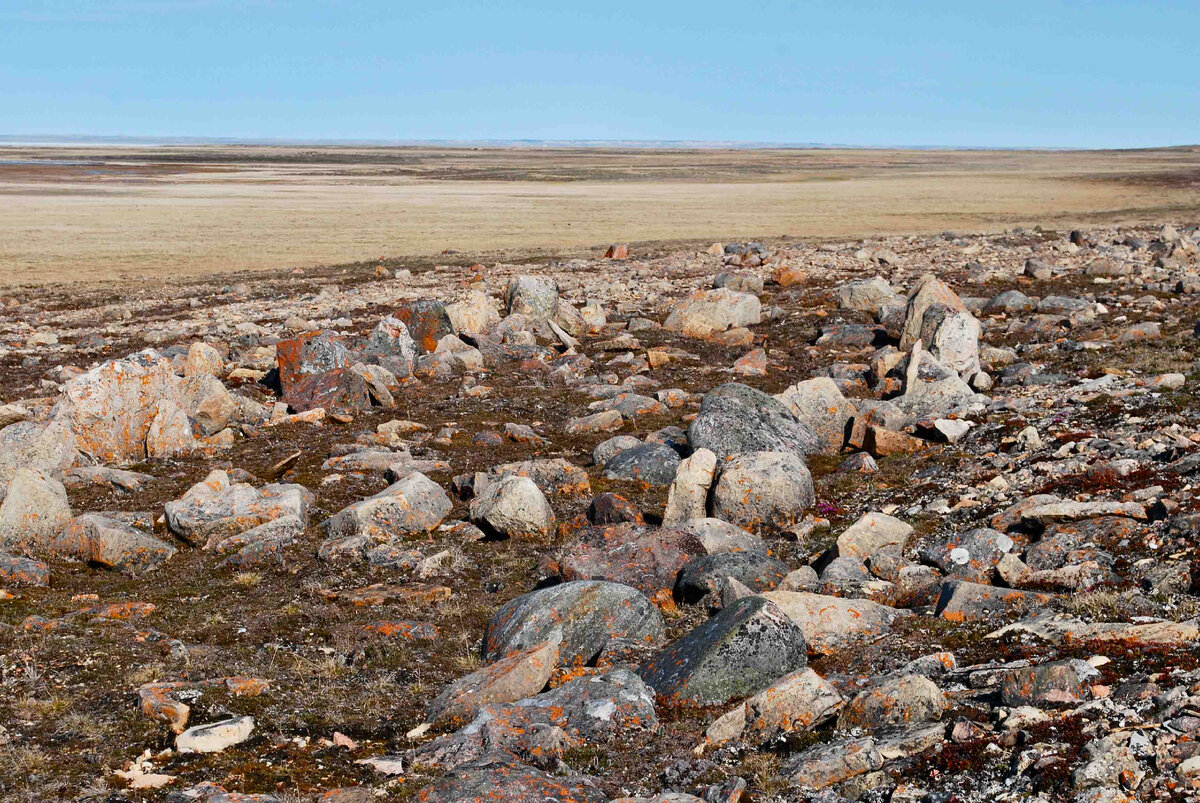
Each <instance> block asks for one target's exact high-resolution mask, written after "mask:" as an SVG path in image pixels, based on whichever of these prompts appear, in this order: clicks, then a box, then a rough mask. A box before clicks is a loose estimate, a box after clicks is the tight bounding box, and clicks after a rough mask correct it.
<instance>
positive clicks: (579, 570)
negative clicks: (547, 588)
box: [558, 523, 706, 596]
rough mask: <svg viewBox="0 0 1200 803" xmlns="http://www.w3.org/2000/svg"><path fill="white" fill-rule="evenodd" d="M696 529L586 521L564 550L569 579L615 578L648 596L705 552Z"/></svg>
mask: <svg viewBox="0 0 1200 803" xmlns="http://www.w3.org/2000/svg"><path fill="white" fill-rule="evenodd" d="M704 554H706V553H705V550H704V545H703V544H702V543H701V542H700V539H699V538H696V537H695V536H694V535H690V534H686V533H682V532H680V531H678V530H673V529H670V528H654V527H646V526H644V525H637V524H630V523H624V524H615V525H612V526H609V527H585V528H584V529H583V530H581V531H579V533H578V534H576V536H575V538H573V539H572V540H571V541H570V542H569V543H567V544H566V545H565V546H564V547H563V550H562V554H561V555H560V557H559V561H558V565H559V572H560V574H561V576H562V578H563V579H564V580H610V581H612V582H616V583H623V584H625V585H628V586H633V587H634V588H636V589H637V590H638V591H641V592H642V593H643V594H646V595H647V596H653V595H654V594H656V593H658V592H660V591H662V590H663V589H670V588H672V587H673V586H674V585H675V577H676V575H677V574H679V570H680V569H681V568H683V565H684V564H685V563H687V562H688V561H689V560H691V559H692V558H694V557H697V556H700V555H704Z"/></svg>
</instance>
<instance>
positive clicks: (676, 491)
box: [663, 448, 717, 524]
mask: <svg viewBox="0 0 1200 803" xmlns="http://www.w3.org/2000/svg"><path fill="white" fill-rule="evenodd" d="M716 467H717V456H716V455H715V454H713V453H712V452H711V451H709V450H708V449H703V448H701V449H697V450H696V451H695V452H693V453H692V455H691V456H690V457H688V458H687V459H685V460H683V461H682V462H680V464H679V467H678V468H677V469H676V471H675V478H674V479H673V480H672V482H671V488H670V490H669V491H668V492H667V508H666V511H665V512H664V513H663V524H674V523H677V522H683V521H690V520H693V519H703V518H705V516H706V515H707V513H706V510H707V502H708V492H709V488H711V487H712V482H713V475H714V473H715V472H716Z"/></svg>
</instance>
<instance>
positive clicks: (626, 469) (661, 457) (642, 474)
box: [603, 443, 680, 486]
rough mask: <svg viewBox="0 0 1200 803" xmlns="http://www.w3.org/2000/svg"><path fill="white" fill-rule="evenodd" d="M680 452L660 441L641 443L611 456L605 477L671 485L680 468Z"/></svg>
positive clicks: (606, 465) (605, 465) (605, 468)
mask: <svg viewBox="0 0 1200 803" xmlns="http://www.w3.org/2000/svg"><path fill="white" fill-rule="evenodd" d="M679 465H680V460H679V453H678V452H676V451H675V450H674V449H672V448H671V447H669V446H664V445H662V444H660V443H641V444H638V445H637V446H635V447H634V448H632V449H626V450H625V451H623V452H620V453H619V454H617V455H615V456H613V457H611V458H609V460H608V462H607V463H605V464H604V474H603V476H604V478H605V479H610V480H629V481H636V482H643V483H645V484H646V485H657V486H662V485H669V484H670V483H671V482H672V481H674V479H675V474H676V471H677V470H678V469H679Z"/></svg>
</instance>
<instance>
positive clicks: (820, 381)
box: [779, 376, 855, 454]
mask: <svg viewBox="0 0 1200 803" xmlns="http://www.w3.org/2000/svg"><path fill="white" fill-rule="evenodd" d="M779 400H780V401H781V402H783V403H784V404H785V405H787V407H788V409H789V410H791V411H792V413H793V414H794V415H795V416H796V418H797V420H799V422H800V423H801V424H802V425H804V426H805V427H807V428H808V429H809V430H811V431H812V432H813V433H814V434H815V435H816V436H817V437H818V438H819V439H820V440H821V442H822V445H823V448H822V452H824V453H826V454H837V453H838V451H839V450H841V448H842V444H844V443H845V441H846V426H847V424H848V423H849V422H850V419H851V418H852V417H854V415H855V409H854V405H853V404H851V403H850V401H849V400H847V399H846V397H845V396H843V395H842V391H841V390H840V389H839V388H838V386H837V383H836V382H834V381H833V380H832V379H830V378H829V377H827V376H819V377H816V378H814V379H808V380H805V381H804V382H798V383H796V384H795V385H792V386H791V387H789V388H788V389H787V390H785V391H783V393H780V394H779Z"/></svg>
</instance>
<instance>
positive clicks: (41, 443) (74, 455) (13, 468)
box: [0, 421, 80, 501]
mask: <svg viewBox="0 0 1200 803" xmlns="http://www.w3.org/2000/svg"><path fill="white" fill-rule="evenodd" d="M79 458H80V455H79V452H78V451H77V450H76V449H75V436H74V435H73V434H72V433H71V430H70V429H68V428H67V426H66V425H65V424H63V423H62V422H57V421H53V422H51V423H49V424H40V423H37V422H36V421H20V422H18V423H14V424H10V425H8V426H6V427H4V429H0V501H3V499H4V494H5V493H7V489H8V484H9V482H10V481H11V480H12V478H13V475H14V474H15V473H16V472H17V470H18V469H22V468H35V469H37V470H39V471H41V472H43V473H45V474H46V475H47V476H50V477H54V478H56V479H61V478H62V476H63V473H64V472H65V471H67V470H68V469H70V468H71V467H72V466H74V465H75V464H76V463H78V462H79Z"/></svg>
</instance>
